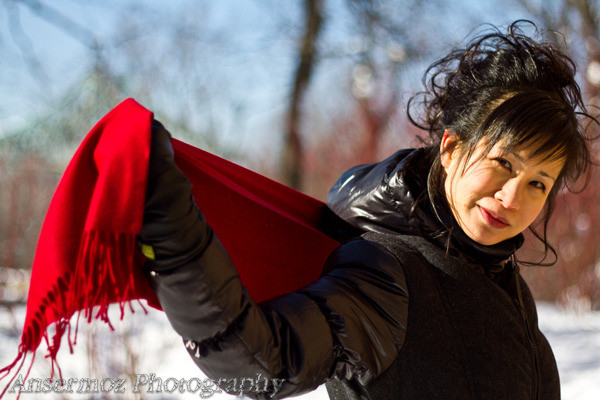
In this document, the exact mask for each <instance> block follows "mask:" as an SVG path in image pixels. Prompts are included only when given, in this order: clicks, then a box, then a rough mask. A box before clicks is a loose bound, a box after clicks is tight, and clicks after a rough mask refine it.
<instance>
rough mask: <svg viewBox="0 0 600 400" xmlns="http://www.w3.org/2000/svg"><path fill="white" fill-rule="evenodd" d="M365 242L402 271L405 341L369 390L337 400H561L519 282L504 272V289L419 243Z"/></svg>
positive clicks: (340, 393)
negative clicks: (406, 301)
mask: <svg viewBox="0 0 600 400" xmlns="http://www.w3.org/2000/svg"><path fill="white" fill-rule="evenodd" d="M363 237H364V238H365V239H367V240H370V241H373V242H376V243H379V244H381V245H382V246H384V247H385V248H386V249H388V250H389V251H390V252H391V253H392V254H394V255H395V256H396V257H397V258H398V259H399V261H400V264H401V265H402V267H403V269H404V273H405V275H406V280H407V284H408V293H409V309H408V323H407V328H406V339H405V342H404V344H403V346H402V348H401V350H400V352H399V354H398V357H397V358H396V360H395V361H394V362H393V364H392V365H391V366H390V367H389V368H388V369H387V370H386V371H385V372H384V373H383V374H382V375H380V376H379V377H378V378H376V379H375V380H374V381H372V382H370V383H369V384H368V385H367V386H366V387H363V386H361V385H360V384H358V383H356V382H338V381H331V382H329V383H328V384H327V389H328V392H329V394H330V397H331V399H332V400H338V399H382V400H384V399H385V400H390V399H419V400H421V399H457V400H458V399H460V400H466V399H473V400H475V399H483V400H494V399H503V400H504V399H506V400H508V399H510V400H519V399H523V400H525V399H528V400H531V399H538V400H551V399H560V385H559V379H558V371H557V368H556V362H555V359H554V356H553V354H552V350H551V349H550V346H549V344H548V342H547V340H546V339H545V337H544V336H543V335H542V333H541V332H540V331H539V329H538V325H537V314H536V310H535V303H534V301H533V298H532V296H531V293H530V292H529V290H528V288H527V286H526V284H525V282H524V281H523V280H522V279H521V278H520V276H519V275H518V274H516V273H514V272H513V271H512V270H510V271H506V273H505V275H506V276H505V281H504V282H502V280H500V282H494V281H492V280H491V279H490V278H488V277H487V276H485V275H484V274H483V273H482V272H480V271H479V270H477V268H475V266H473V265H470V264H469V263H468V262H466V261H464V260H461V259H458V258H455V257H452V256H449V255H447V254H446V253H445V251H444V250H443V249H441V248H439V247H437V246H435V245H432V244H431V243H429V242H428V241H427V240H426V239H424V238H421V237H416V236H400V235H386V234H375V233H368V234H365V235H364V236H363ZM517 279H518V282H517ZM519 286H520V292H521V296H519V295H518V292H519ZM519 297H521V301H520V300H519Z"/></svg>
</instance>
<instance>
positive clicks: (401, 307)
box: [150, 149, 560, 399]
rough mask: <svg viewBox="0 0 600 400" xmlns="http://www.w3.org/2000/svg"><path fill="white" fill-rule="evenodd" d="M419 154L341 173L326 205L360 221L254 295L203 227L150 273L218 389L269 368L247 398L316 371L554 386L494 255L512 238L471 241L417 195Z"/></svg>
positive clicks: (295, 385)
mask: <svg viewBox="0 0 600 400" xmlns="http://www.w3.org/2000/svg"><path fill="white" fill-rule="evenodd" d="M426 154H427V152H426V150H424V149H421V150H414V151H412V150H405V151H400V152H398V153H396V154H394V155H393V156H391V157H390V158H388V159H387V160H384V161H382V162H381V163H376V164H370V165H365V166H360V167H356V168H354V169H352V170H350V171H349V172H347V173H346V174H344V175H343V176H342V178H340V180H339V181H338V183H336V185H334V187H333V188H332V190H331V192H330V195H329V197H328V204H329V205H330V207H331V208H332V210H333V211H334V212H336V213H337V214H338V215H339V216H341V217H342V218H344V219H345V220H347V221H348V222H349V223H351V224H352V225H354V226H355V227H358V228H360V229H362V230H364V231H365V232H366V233H365V234H363V235H361V237H359V238H356V239H354V240H351V241H349V242H347V243H345V244H343V245H341V246H340V247H339V248H338V249H337V250H335V251H334V252H333V253H332V254H331V256H330V257H329V259H328V260H327V262H326V265H325V268H324V271H323V275H322V277H321V278H320V279H318V280H317V281H315V282H314V283H312V284H310V285H308V286H307V287H305V288H303V289H301V290H298V291H296V292H294V293H290V294H287V295H283V296H280V297H278V298H275V299H272V300H269V301H267V302H264V303H261V304H256V303H254V302H253V301H252V299H251V298H250V297H249V296H248V294H247V292H246V291H245V290H244V288H243V287H242V286H241V283H240V281H239V279H238V277H237V273H236V271H235V268H234V266H233V265H232V263H231V261H230V259H229V257H228V256H227V253H226V251H225V249H223V247H222V246H221V245H220V243H219V241H218V239H217V238H216V236H214V235H213V237H212V241H211V244H210V245H209V246H208V247H207V248H206V250H205V251H204V252H203V253H202V254H201V255H200V256H199V257H198V258H196V259H195V260H193V261H192V262H189V263H187V264H185V265H183V266H181V267H178V268H177V269H175V270H172V271H168V272H161V273H152V275H151V276H150V280H151V283H152V284H153V287H154V289H155V291H156V293H157V296H158V298H159V300H160V302H161V306H162V307H163V309H164V310H165V312H166V314H167V317H168V318H169V320H170V322H171V324H172V325H173V327H174V329H175V330H176V331H177V332H178V333H179V334H180V335H181V336H182V337H183V339H184V343H185V346H186V348H187V350H188V352H189V353H190V355H191V356H192V358H193V360H194V361H195V363H196V364H197V365H198V366H199V367H200V368H201V369H202V370H203V371H204V372H205V373H206V374H207V375H208V376H209V377H211V378H213V379H214V380H215V381H216V382H218V380H219V379H223V380H224V381H223V382H222V383H221V386H222V387H224V389H227V387H225V386H227V385H228V383H227V381H225V379H229V378H232V377H237V378H240V379H241V378H243V377H248V378H252V377H255V376H256V377H258V376H260V377H261V378H268V379H271V380H273V379H274V380H273V381H271V382H273V384H272V385H271V387H270V388H267V386H268V385H267V383H268V382H270V381H266V380H265V382H266V383H265V385H264V386H261V389H263V388H264V389H265V390H264V391H261V390H258V385H257V386H256V387H255V389H256V390H254V391H249V392H248V393H245V394H246V395H247V396H250V397H258V398H280V397H285V396H290V395H297V394H300V393H303V392H306V391H310V390H312V389H314V388H316V387H317V386H318V385H320V384H322V383H324V382H327V386H328V391H329V393H330V396H331V397H332V398H334V399H353V398H372V399H430V398H442V399H555V398H556V399H558V398H559V397H560V394H559V384H558V373H557V370H556V363H555V361H554V357H553V355H552V351H551V349H550V347H549V345H548V343H547V341H546V340H545V338H544V337H543V335H542V334H541V333H540V331H539V329H538V327H537V316H536V311H535V304H534V302H533V299H532V297H531V294H530V292H529V291H528V289H527V287H526V285H525V283H524V281H523V280H522V279H521V277H520V276H519V274H518V271H517V270H516V268H515V266H514V265H513V264H512V263H510V262H508V263H507V262H504V260H505V259H507V258H508V257H509V256H510V255H511V254H512V253H513V252H514V251H515V250H516V249H517V248H518V247H519V246H520V245H521V243H522V237H520V236H519V237H516V238H514V239H511V240H509V241H506V242H503V243H501V244H499V245H496V246H482V245H479V244H477V243H475V242H473V241H471V240H470V239H468V237H466V235H464V234H463V233H462V231H460V228H457V226H456V224H455V223H454V222H453V219H452V218H451V217H450V216H449V213H448V212H447V211H445V208H444V207H441V208H436V209H435V211H436V212H434V209H433V206H432V205H431V204H430V203H429V202H427V201H426V200H425V201H417V198H418V197H419V195H420V194H421V193H422V191H423V189H424V182H425V177H426V174H427V170H428V168H429V165H430V163H429V162H428V161H427V156H426ZM437 216H439V218H438V217H437ZM440 218H441V222H440ZM448 228H450V229H448ZM444 232H446V233H444ZM447 232H451V234H448V233H447ZM257 379H258V378H257ZM229 389H230V390H229V391H230V392H233V393H235V394H237V392H236V388H233V387H229ZM275 389H277V390H276V391H275Z"/></svg>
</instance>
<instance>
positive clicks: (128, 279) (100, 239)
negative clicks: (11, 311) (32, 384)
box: [0, 231, 148, 398]
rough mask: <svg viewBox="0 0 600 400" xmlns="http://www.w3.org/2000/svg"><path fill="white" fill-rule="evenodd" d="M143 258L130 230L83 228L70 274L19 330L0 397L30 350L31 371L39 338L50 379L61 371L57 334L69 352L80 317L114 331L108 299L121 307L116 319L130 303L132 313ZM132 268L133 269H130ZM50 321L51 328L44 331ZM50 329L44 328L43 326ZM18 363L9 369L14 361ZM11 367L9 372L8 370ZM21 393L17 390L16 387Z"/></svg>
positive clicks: (3, 372)
mask: <svg viewBox="0 0 600 400" xmlns="http://www.w3.org/2000/svg"><path fill="white" fill-rule="evenodd" d="M143 259H144V258H143V256H142V255H141V252H140V251H139V248H138V246H137V243H136V235H134V234H129V233H114V232H100V231H89V232H84V234H83V237H82V239H81V244H80V251H79V255H78V257H77V263H76V265H75V268H74V269H73V272H71V271H69V272H68V273H66V274H65V275H64V276H62V277H60V278H59V279H58V281H57V283H56V284H55V285H54V286H53V287H52V290H50V291H49V292H48V293H47V295H46V296H45V297H44V298H43V300H42V302H41V307H39V308H38V310H37V311H36V313H35V315H33V317H31V323H30V324H28V329H27V330H25V331H23V334H22V336H21V344H20V345H19V351H18V354H17V356H16V358H15V359H14V361H13V362H12V363H11V364H9V365H8V366H6V367H4V368H2V369H0V375H1V376H0V380H4V379H5V378H6V377H7V376H9V375H12V377H11V378H10V380H9V381H8V383H7V385H6V387H5V388H4V389H3V391H2V392H1V393H0V398H2V397H3V395H4V393H5V392H6V391H7V389H8V388H9V386H10V385H11V384H12V383H13V381H14V380H15V378H16V377H17V376H18V374H19V372H20V371H21V369H22V368H23V364H24V363H25V359H26V357H27V355H28V354H29V353H32V354H33V357H32V360H31V365H30V366H29V369H28V372H27V375H29V371H31V367H32V365H33V360H34V359H35V350H36V349H37V347H38V345H39V343H40V341H41V340H42V338H43V339H44V341H45V342H46V345H47V347H48V350H47V351H48V352H47V354H46V358H50V360H51V371H50V373H51V375H50V377H51V379H53V378H54V376H55V371H58V376H59V378H60V379H62V372H61V369H60V366H59V365H58V363H57V360H56V356H57V353H58V351H59V349H60V346H61V340H62V337H63V336H64V335H65V333H66V334H67V335H66V336H67V343H68V345H69V351H70V353H73V346H74V345H76V344H77V333H78V329H79V319H80V317H81V315H83V317H84V318H85V319H86V321H87V322H91V321H92V319H99V320H101V321H102V322H104V323H106V324H108V326H109V328H110V329H111V330H113V331H114V327H113V325H112V323H111V321H110V318H109V316H108V307H109V305H110V304H111V303H118V304H119V307H120V311H121V315H120V319H121V320H122V319H123V317H124V315H125V308H126V307H127V306H129V310H130V311H131V313H134V312H135V311H134V309H133V306H132V304H131V301H132V300H127V299H131V298H132V296H133V294H134V293H136V282H135V280H136V276H137V277H139V274H136V273H135V269H136V268H138V269H139V272H140V274H141V272H142V270H141V265H142V264H143ZM132 270H133V273H132ZM137 302H138V304H139V305H140V306H141V307H142V309H143V311H144V312H145V313H147V312H148V311H147V309H146V308H145V307H144V305H143V304H142V303H141V302H140V301H139V299H138V300H137ZM76 313H77V318H76V321H75V329H74V330H72V329H71V328H72V327H71V322H70V320H71V317H72V316H73V315H74V314H76ZM52 320H54V323H52V324H51V326H53V328H54V329H53V330H54V332H53V333H51V332H49V330H50V329H45V327H46V326H48V325H50V323H49V321H52ZM48 328H49V327H48ZM19 362H20V365H19V366H18V368H17V369H16V370H15V371H12V370H13V368H15V366H17V364H19ZM11 371H12V373H11ZM19 392H20V391H19Z"/></svg>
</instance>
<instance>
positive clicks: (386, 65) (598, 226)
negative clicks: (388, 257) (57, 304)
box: [0, 0, 600, 318]
mask: <svg viewBox="0 0 600 400" xmlns="http://www.w3.org/2000/svg"><path fill="white" fill-rule="evenodd" d="M599 10H600V1H599V0H504V1H500V0H467V1H450V0H380V1H377V0H287V1H285V2H282V1H276V0H262V1H260V0H236V1H234V0H231V1H228V0H224V1H209V0H205V1H184V0H170V1H168V2H167V1H159V0H155V1H136V0H120V1H117V0H102V1H99V0H87V1H85V2H82V1H76V0H52V1H50V0H0V55H1V56H0V93H1V96H0V307H1V308H0V314H1V315H2V316H3V318H4V316H7V315H8V316H11V315H14V310H15V307H19V306H22V305H23V304H24V303H25V301H26V296H27V287H28V281H29V268H30V266H31V263H32V260H33V255H34V253H35V247H36V242H37V237H38V235H39V231H40V228H41V224H42V222H43V218H44V215H45V212H46V209H47V206H48V203H49V201H50V198H51V196H52V193H53V191H54V189H55V187H56V185H57V183H58V181H59V179H60V177H61V175H62V172H63V171H64V168H65V167H66V164H67V163H68V161H69V159H70V157H71V156H72V155H73V153H74V151H75V149H76V148H77V146H78V144H79V143H80V142H81V140H82V139H83V137H84V136H85V135H86V134H87V132H88V131H89V130H90V129H91V127H92V126H93V125H94V124H95V122H96V121H97V120H98V119H100V118H101V117H102V116H103V115H104V114H105V113H106V112H108V111H109V110H110V109H111V108H113V107H114V106H115V105H116V104H118V103H119V102H120V101H121V100H123V99H124V98H127V97H134V98H135V99H136V100H138V101H139V102H140V103H142V104H143V105H144V106H146V107H147V108H149V109H151V110H153V111H154V112H155V117H156V118H157V119H159V120H160V121H161V122H163V123H164V124H165V126H166V127H167V128H168V129H169V130H170V131H171V133H172V134H173V135H174V136H175V137H176V138H178V139H181V140H184V141H186V142H188V143H191V144H193V145H195V146H198V147H202V148H204V149H206V150H209V151H211V152H213V153H216V154H218V155H221V156H223V157H225V158H227V159H229V160H232V161H234V162H237V163H239V164H242V165H244V166H246V167H248V168H251V169H253V170H255V171H257V172H260V173H262V174H264V175H267V176H269V177H271V178H273V179H276V180H278V181H280V182H282V183H285V184H287V185H289V186H292V187H294V188H296V189H298V190H301V191H303V192H305V193H307V194H310V195H312V196H314V197H316V198H319V199H322V200H324V199H325V196H326V193H327V190H328V188H329V186H330V185H331V184H332V183H333V182H334V181H335V180H336V178H337V177H338V176H339V175H340V174H341V173H342V172H343V171H344V170H346V169H347V168H349V167H351V166H353V165H356V164H359V163H367V162H374V161H378V160H381V159H383V158H385V157H386V156H388V155H390V154H392V153H393V152H394V151H396V150H397V149H398V148H400V147H409V146H416V145H418V144H419V142H418V139H417V136H418V135H419V134H420V133H421V132H419V131H418V130H417V129H416V128H414V127H413V126H411V125H410V123H409V122H408V120H407V118H406V101H407V99H408V98H409V97H410V95H411V94H413V93H414V92H415V91H418V90H419V89H420V86H421V76H422V74H423V72H424V70H425V68H426V67H427V66H428V65H429V64H430V63H431V62H433V61H434V60H436V59H438V58H440V57H441V56H443V55H445V54H446V53H447V52H448V51H449V49H450V48H451V47H453V46H455V45H457V44H458V43H461V42H462V41H464V39H465V38H466V37H472V36H473V34H475V33H477V32H482V31H483V30H485V29H488V28H489V26H487V25H486V23H491V24H494V25H497V26H501V27H505V26H506V25H507V24H509V23H510V22H512V21H513V20H516V19H521V18H524V19H530V20H532V21H534V22H536V24H537V25H538V27H539V28H541V29H543V30H547V31H548V32H542V35H543V37H545V39H546V40H548V41H550V42H553V43H555V44H556V45H557V46H559V47H561V48H563V49H565V50H566V51H567V52H568V53H569V54H570V55H571V56H572V57H573V59H574V60H575V61H576V63H577V65H578V71H579V72H578V78H579V83H580V85H581V87H582V89H583V91H584V93H585V98H586V101H587V102H588V104H589V105H590V111H591V113H592V114H595V113H596V111H597V105H598V104H599V102H600V100H599V91H600V31H599V30H600V11H599ZM528 33H533V32H532V31H529V32H528ZM599 179H600V176H599V175H598V172H597V171H595V172H594V173H592V174H591V175H590V180H591V181H590V184H589V185H588V186H587V188H586V189H585V190H583V191H582V192H581V193H579V194H578V195H573V194H571V193H568V192H564V193H561V194H560V196H559V199H558V202H557V207H556V212H555V215H554V217H553V219H552V220H551V224H550V227H549V237H550V241H551V243H552V244H553V245H554V247H555V248H556V250H557V253H558V260H557V262H556V264H555V265H554V266H552V267H535V268H531V267H524V268H523V270H524V271H523V272H524V275H525V276H526V279H527V280H528V282H529V284H530V286H531V288H532V291H533V292H534V295H535V297H536V298H537V299H538V300H540V301H546V302H553V303H558V304H560V305H561V306H562V307H567V308H572V309H576V310H579V311H589V310H600V246H598V241H599V240H598V238H600V214H599V213H600V208H599V206H598V205H599V201H600V193H599V190H600V186H599V182H598V181H599ZM531 242H533V245H530V246H529V247H527V248H526V249H524V250H523V252H522V254H521V258H524V259H530V260H531V259H533V260H536V259H539V255H540V248H539V246H538V245H536V244H535V240H534V241H531ZM551 260H552V257H550V258H549V259H547V260H546V261H551Z"/></svg>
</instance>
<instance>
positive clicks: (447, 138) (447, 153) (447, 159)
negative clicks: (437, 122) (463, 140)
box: [440, 129, 457, 172]
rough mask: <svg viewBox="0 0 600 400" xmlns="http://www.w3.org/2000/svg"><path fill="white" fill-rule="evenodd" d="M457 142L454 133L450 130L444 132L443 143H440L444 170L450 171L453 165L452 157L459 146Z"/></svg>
mask: <svg viewBox="0 0 600 400" xmlns="http://www.w3.org/2000/svg"><path fill="white" fill-rule="evenodd" d="M456 140H457V138H456V135H455V134H454V132H452V131H451V130H450V129H446V130H445V131H444V136H442V141H441V142H440V158H441V162H442V166H443V167H444V169H448V168H449V167H450V164H451V163H452V156H453V153H454V150H456V145H457V143H456ZM446 172H447V171H446Z"/></svg>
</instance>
